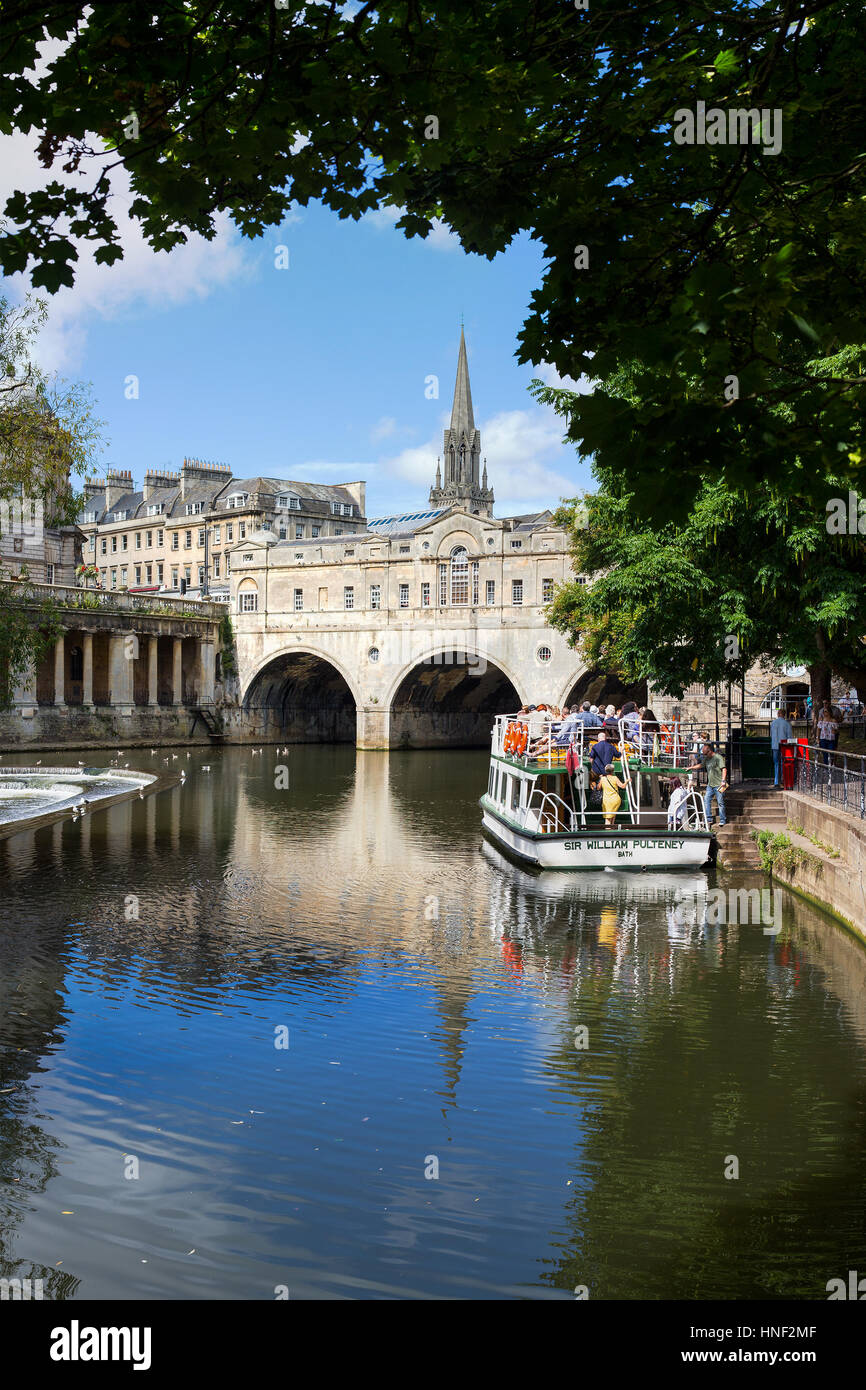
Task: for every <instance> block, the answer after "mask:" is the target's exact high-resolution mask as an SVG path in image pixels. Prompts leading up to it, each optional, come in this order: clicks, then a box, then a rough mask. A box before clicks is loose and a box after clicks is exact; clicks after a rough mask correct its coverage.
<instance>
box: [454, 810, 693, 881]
mask: <svg viewBox="0 0 866 1390" xmlns="http://www.w3.org/2000/svg"><path fill="white" fill-rule="evenodd" d="M482 824H483V826H484V829H485V830H486V831H487V833H488V834H489V835H490V836H492V838H493V839H494V840H496V841H497V843H498V844H500V845H502V846H504V848H505V849H507V850H509V851H510V852H511V853H512V854H515V855H517V856H518V857H519V858H520V859H523V860H525V861H526V862H528V863H530V864H535V865H537V867H538V868H540V869H607V868H611V869H629V868H631V869H699V868H700V867H701V866H702V865H703V864H706V862H707V860H708V859H709V858H710V854H711V848H712V841H713V837H712V835H711V834H710V832H709V831H703V830H702V831H685V832H682V833H679V834H678V833H676V832H674V831H668V830H640V829H635V830H621V829H619V828H617V829H616V830H605V829H600V830H577V831H573V832H572V833H570V834H557V835H531V834H525V833H524V832H522V831H520V830H518V829H516V828H515V827H514V826H511V825H509V824H507V822H505V821H503V820H500V818H499V817H498V816H496V815H494V814H493V813H492V812H491V811H489V810H488V809H487V807H484V808H483V811H482Z"/></svg>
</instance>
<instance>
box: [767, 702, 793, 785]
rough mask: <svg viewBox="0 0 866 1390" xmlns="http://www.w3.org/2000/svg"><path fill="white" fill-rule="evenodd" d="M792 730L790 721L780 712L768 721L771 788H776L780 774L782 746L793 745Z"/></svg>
mask: <svg viewBox="0 0 866 1390" xmlns="http://www.w3.org/2000/svg"><path fill="white" fill-rule="evenodd" d="M793 741H794V730H793V728H792V727H791V721H790V720H789V719H787V718H786V717H785V715H784V714H783V713H782V711H781V710H777V711H776V715H775V718H774V719H772V720H771V721H770V746H771V747H772V749H773V776H774V781H773V786H774V787H778V786H779V783H780V781H781V773H782V744H783V743H793Z"/></svg>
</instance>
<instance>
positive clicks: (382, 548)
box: [230, 333, 584, 748]
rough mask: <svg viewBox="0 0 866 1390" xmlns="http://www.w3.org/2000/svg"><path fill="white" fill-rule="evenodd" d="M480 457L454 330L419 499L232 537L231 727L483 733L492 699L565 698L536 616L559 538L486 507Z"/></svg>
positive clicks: (474, 736)
mask: <svg viewBox="0 0 866 1390" xmlns="http://www.w3.org/2000/svg"><path fill="white" fill-rule="evenodd" d="M480 458H481V435H480V432H479V431H478V429H477V428H476V427H475V423H474V417H473V412H472V397H471V392H470V385H469V368H468V361H467V356H466V344H465V340H464V338H463V335H462V333H461V340H460V350H459V358H458V366H457V380H456V385H455V391H454V402H453V407H452V414H451V421H450V425H449V428H448V429H447V430H446V431H445V476H444V479H443V477H442V473H441V464H440V465H439V466H438V467H437V476H436V483H435V485H434V487H433V489H432V491H431V493H430V499H431V506H430V508H429V509H427V510H423V511H417V512H411V513H403V514H401V515H395V516H381V517H377V518H375V519H373V520H371V521H370V522H369V523H368V524H367V528H366V529H365V530H364V531H361V532H358V533H357V534H355V535H352V536H346V535H344V536H342V537H338V536H320V537H318V538H317V539H315V540H313V539H312V538H309V539H307V538H304V539H299V540H297V541H296V540H293V539H291V538H289V537H287V538H286V539H284V540H281V539H279V538H278V537H277V536H276V535H275V534H274V533H273V531H262V530H259V531H256V532H255V533H254V534H253V535H251V536H248V538H247V540H246V542H245V543H244V544H242V545H236V546H235V548H234V550H233V551H232V555H231V606H232V613H233V622H234V624H235V631H236V638H237V648H238V661H239V676H240V688H241V706H242V707H241V709H240V710H239V711H238V712H237V717H236V727H237V729H238V731H239V732H241V731H244V732H245V734H246V736H249V737H251V738H262V739H264V738H274V739H280V738H285V739H287V740H296V741H305V740H308V739H321V740H327V739H346V740H353V741H356V742H357V744H358V746H359V747H364V748H383V747H385V748H387V747H393V746H405V745H413V746H433V745H436V744H443V743H444V744H455V743H462V744H465V745H470V744H484V743H486V742H487V741H488V739H489V731H490V717H491V714H492V713H493V712H497V711H498V712H502V711H505V710H508V709H514V708H515V707H517V706H518V705H520V704H521V703H523V702H524V701H531V702H533V703H537V702H538V701H541V700H545V701H548V702H551V703H555V704H562V703H563V702H564V701H566V700H569V699H571V698H572V696H573V692H574V689H575V686H576V684H577V682H578V681H579V680H580V678H581V676H582V675H583V670H584V668H583V666H582V664H581V662H580V660H579V658H578V656H577V655H576V653H575V652H573V651H572V650H571V649H570V648H569V647H568V645H567V643H566V641H565V638H564V637H563V636H562V635H561V634H560V633H558V632H554V631H553V630H552V629H550V628H549V627H548V626H547V623H546V619H545V610H546V606H547V604H549V603H550V601H551V600H552V598H553V594H554V590H555V588H556V586H557V585H558V584H560V583H561V582H562V581H563V580H565V579H566V578H568V577H570V575H571V573H572V569H571V558H570V554H569V543H568V536H567V534H566V532H565V531H564V530H563V529H562V528H561V527H558V526H555V525H554V524H553V519H552V515H551V513H550V512H549V511H542V512H538V513H535V514H532V515H528V516H514V517H506V518H502V519H499V518H495V517H494V516H493V512H492V508H493V491H492V489H491V488H489V487H488V485H487V478H486V470H485V473H484V474H483V476H482V477H481V478H479V460H480ZM433 503H438V504H439V505H432V504H433ZM230 722H231V721H230Z"/></svg>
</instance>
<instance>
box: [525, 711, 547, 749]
mask: <svg viewBox="0 0 866 1390" xmlns="http://www.w3.org/2000/svg"><path fill="white" fill-rule="evenodd" d="M527 715H528V717H527V720H526V723H527V726H528V728H529V741H530V743H532V742H534V741H535V740H537V739H540V738H541V735H542V734H543V733H544V723H545V720H546V718H547V714H546V711H545V706H544V705H530V706H529V710H528V712H527Z"/></svg>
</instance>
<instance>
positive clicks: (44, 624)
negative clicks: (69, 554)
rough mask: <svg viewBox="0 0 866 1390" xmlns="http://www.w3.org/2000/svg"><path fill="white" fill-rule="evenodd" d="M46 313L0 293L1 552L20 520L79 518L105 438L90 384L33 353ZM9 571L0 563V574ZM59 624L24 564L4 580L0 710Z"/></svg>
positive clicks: (52, 523)
mask: <svg viewBox="0 0 866 1390" xmlns="http://www.w3.org/2000/svg"><path fill="white" fill-rule="evenodd" d="M45 313H46V307H45V304H44V303H43V302H42V301H39V300H32V299H28V300H27V301H26V302H25V303H24V304H23V305H21V306H20V307H18V308H12V307H10V305H9V303H8V301H6V300H4V299H0V554H2V552H3V550H5V549H7V547H6V546H4V545H3V541H4V539H5V540H7V541H8V540H9V534H8V533H9V532H14V531H15V530H16V528H18V527H20V526H21V525H22V524H25V523H26V524H27V525H30V524H31V522H32V523H33V524H34V525H35V527H36V528H37V529H38V530H39V531H40V532H44V530H45V529H46V528H47V529H51V528H56V527H61V526H64V525H70V524H72V523H73V522H74V520H75V517H76V515H77V512H78V509H79V506H80V501H81V498H80V493H79V492H77V491H76V481H77V479H78V478H79V477H80V476H81V475H82V474H83V473H84V472H86V471H87V470H88V468H89V467H90V466H91V465H92V463H93V461H94V458H95V456H96V453H97V451H98V449H99V447H100V443H101V422H99V421H98V420H96V419H95V418H94V416H93V411H92V404H91V395H90V388H89V386H87V385H86V384H83V383H80V382H72V383H68V382H64V381H62V380H60V379H58V378H56V377H49V376H48V375H47V374H46V373H44V372H43V371H41V370H40V368H39V367H38V365H37V364H36V362H35V360H34V352H35V347H36V340H37V338H38V334H39V329H40V327H41V325H42V323H43V322H44V319H45ZM7 578H8V574H7V572H5V571H4V569H3V565H2V563H0V579H4V580H5V579H7ZM59 631H60V627H59V625H58V621H57V615H56V611H55V608H54V605H52V604H51V603H50V602H45V601H44V600H42V599H37V598H36V597H35V595H34V591H33V588H32V585H31V584H30V583H29V582H28V576H27V574H26V567H25V568H24V577H23V578H21V579H19V582H17V583H16V584H15V585H14V587H12V586H6V585H4V592H3V595H2V602H0V709H3V708H6V707H8V705H9V703H10V701H11V698H12V690H13V688H14V685H15V683H16V681H17V679H18V677H19V676H20V675H21V674H22V673H23V672H24V671H25V670H26V669H27V667H28V666H30V665H35V664H36V663H38V661H39V660H40V658H41V657H42V655H43V654H44V652H45V651H46V650H47V647H48V644H49V643H50V642H51V641H53V640H54V638H55V637H56V636H57V635H58V634H59Z"/></svg>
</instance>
